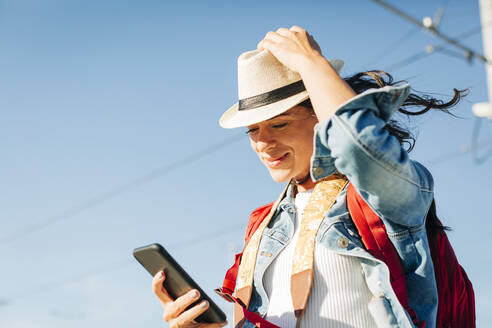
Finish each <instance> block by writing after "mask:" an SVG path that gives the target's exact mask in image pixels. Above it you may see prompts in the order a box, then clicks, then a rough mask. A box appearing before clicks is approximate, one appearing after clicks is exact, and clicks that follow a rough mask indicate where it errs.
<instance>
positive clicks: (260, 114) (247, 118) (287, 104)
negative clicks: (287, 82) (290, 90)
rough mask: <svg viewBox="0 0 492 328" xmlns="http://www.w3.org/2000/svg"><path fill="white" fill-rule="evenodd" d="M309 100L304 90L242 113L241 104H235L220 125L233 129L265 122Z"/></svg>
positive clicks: (222, 118) (223, 116)
mask: <svg viewBox="0 0 492 328" xmlns="http://www.w3.org/2000/svg"><path fill="white" fill-rule="evenodd" d="M308 98H309V94H308V92H307V91H306V90H304V91H302V92H300V93H298V94H295V95H293V96H290V97H288V98H285V99H282V100H280V101H277V102H274V103H272V104H269V105H265V106H262V107H260V108H254V109H249V110H242V111H240V110H238V108H239V103H235V104H234V105H233V106H232V107H231V108H229V109H228V110H226V112H225V113H224V114H223V115H222V117H221V118H220V120H219V124H220V126H221V127H223V128H225V129H233V128H239V127H242V126H248V125H252V124H255V123H259V122H263V121H266V120H268V119H271V118H272V117H275V116H277V115H280V114H282V113H283V112H286V111H287V110H289V109H291V108H292V107H294V106H296V105H298V104H300V103H301V102H303V101H304V100H306V99H308Z"/></svg>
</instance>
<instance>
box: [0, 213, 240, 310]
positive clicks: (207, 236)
mask: <svg viewBox="0 0 492 328" xmlns="http://www.w3.org/2000/svg"><path fill="white" fill-rule="evenodd" d="M244 226H245V225H244V222H242V223H236V224H233V225H229V226H226V227H222V228H220V229H216V230H214V231H209V232H206V233H204V234H200V235H198V236H195V237H193V238H189V239H187V240H183V241H179V242H176V243H173V244H171V245H166V248H167V249H169V250H171V251H177V250H180V251H181V250H183V249H186V248H188V247H191V246H195V245H197V244H200V243H203V242H206V241H210V240H213V239H216V238H219V237H221V236H223V235H224V234H225V233H226V232H231V231H234V230H237V229H239V228H242V227H244ZM129 257H130V256H128V258H125V259H121V260H118V261H114V262H112V263H110V264H108V265H105V266H102V267H99V268H97V269H93V270H90V271H86V272H82V273H79V274H76V275H73V276H71V277H68V278H66V279H64V280H62V281H57V282H52V283H46V284H43V285H38V287H36V288H34V289H30V290H29V292H26V293H21V294H19V295H17V296H14V297H10V298H3V299H2V298H0V307H1V306H7V305H12V303H14V302H15V301H18V300H20V299H23V298H26V297H29V296H32V295H35V294H41V293H46V292H50V291H52V290H55V289H57V288H59V287H62V286H65V285H68V284H71V283H74V282H78V281H81V280H85V279H88V278H92V277H95V276H99V275H102V274H106V273H108V272H113V271H116V270H121V269H123V268H126V267H129V266H130V265H135V263H136V262H135V261H131V260H130V259H129Z"/></svg>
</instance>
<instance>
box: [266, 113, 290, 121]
mask: <svg viewBox="0 0 492 328" xmlns="http://www.w3.org/2000/svg"><path fill="white" fill-rule="evenodd" d="M281 116H292V115H291V114H290V113H287V112H284V113H282V114H278V115H277V116H274V117H272V118H271V119H273V118H277V117H281ZM271 119H270V120H271Z"/></svg>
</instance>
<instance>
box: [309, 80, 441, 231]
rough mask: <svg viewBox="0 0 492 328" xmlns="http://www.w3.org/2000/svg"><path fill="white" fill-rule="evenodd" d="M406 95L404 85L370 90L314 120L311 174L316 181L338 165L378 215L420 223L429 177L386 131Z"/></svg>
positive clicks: (428, 197) (428, 192)
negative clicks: (323, 118) (386, 126)
mask: <svg viewBox="0 0 492 328" xmlns="http://www.w3.org/2000/svg"><path fill="white" fill-rule="evenodd" d="M409 93H410V87H409V86H408V85H404V86H398V87H384V88H380V89H370V90H367V91H366V92H364V93H362V94H359V95H357V96H356V97H354V98H352V99H350V100H349V101H348V102H346V103H345V104H343V105H342V106H341V107H340V108H339V109H338V111H337V112H336V114H335V115H333V116H332V117H331V118H329V119H328V120H326V121H323V122H320V123H318V124H317V126H316V127H315V142H314V143H315V146H314V152H313V157H312V158H311V175H312V176H313V178H314V179H315V180H319V179H322V178H324V177H326V176H327V175H328V174H329V173H330V172H332V171H333V169H335V168H336V169H337V170H338V171H339V172H341V173H343V174H344V175H346V176H347V177H348V179H349V180H350V181H351V182H352V183H353V185H354V186H355V187H356V188H357V190H358V191H359V193H360V194H361V195H362V196H363V197H364V199H365V200H366V201H367V202H368V204H369V205H370V206H371V207H372V209H373V210H375V211H376V213H377V214H378V215H379V216H380V217H381V218H384V219H387V220H391V221H393V222H394V223H397V224H400V225H403V226H418V225H421V224H423V223H424V221H425V217H426V213H427V210H428V208H429V206H430V203H431V201H432V198H433V179H432V176H431V174H430V173H429V171H427V169H426V168H425V167H424V166H422V165H421V164H419V163H417V162H415V161H412V160H410V158H409V157H408V153H407V151H405V150H404V149H403V148H402V147H401V145H400V142H399V141H398V139H397V138H396V137H394V136H391V135H390V134H389V133H388V131H386V130H385V129H384V126H385V124H386V122H387V121H388V120H389V118H390V117H391V115H392V114H393V113H394V112H395V111H397V110H398V108H399V107H400V106H401V104H402V103H403V102H404V100H405V99H406V98H407V97H408V94H409Z"/></svg>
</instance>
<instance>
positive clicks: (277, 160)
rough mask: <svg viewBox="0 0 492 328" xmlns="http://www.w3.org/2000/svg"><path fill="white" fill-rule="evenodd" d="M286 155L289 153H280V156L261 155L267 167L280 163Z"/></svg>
mask: <svg viewBox="0 0 492 328" xmlns="http://www.w3.org/2000/svg"><path fill="white" fill-rule="evenodd" d="M287 155H289V153H285V154H284V155H282V156H280V157H272V158H265V157H263V160H264V161H265V164H266V165H267V166H268V167H276V166H278V165H280V163H282V162H283V161H284V160H285V159H286V158H287Z"/></svg>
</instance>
